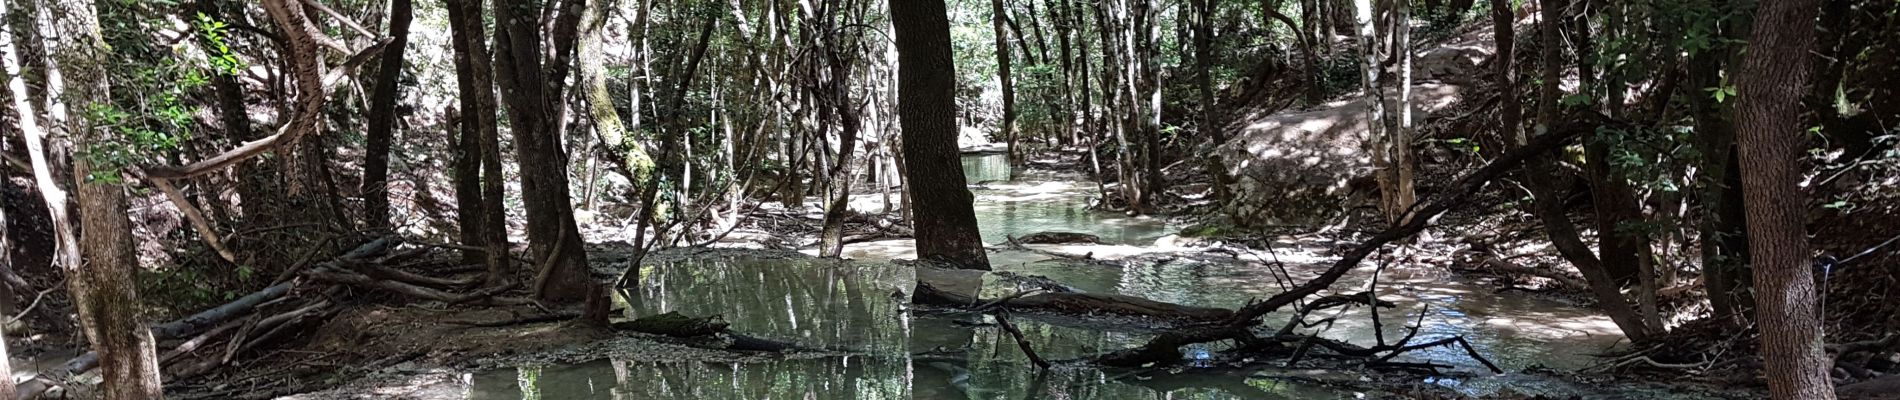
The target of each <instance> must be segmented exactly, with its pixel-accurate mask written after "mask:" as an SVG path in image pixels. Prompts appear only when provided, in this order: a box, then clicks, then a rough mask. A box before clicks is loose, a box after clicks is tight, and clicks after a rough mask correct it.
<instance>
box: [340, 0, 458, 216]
mask: <svg viewBox="0 0 1900 400" xmlns="http://www.w3.org/2000/svg"><path fill="white" fill-rule="evenodd" d="M414 11H415V9H414V6H413V5H412V4H411V1H410V0H391V1H390V2H389V37H390V40H389V45H388V46H387V47H384V48H383V57H382V64H381V65H380V66H378V67H377V70H376V75H377V76H376V83H375V85H376V86H375V87H374V88H371V89H370V109H369V132H368V134H366V135H365V137H366V138H365V140H366V141H367V142H368V143H367V144H366V145H365V146H366V147H367V149H365V150H364V152H363V190H362V192H363V196H364V199H363V214H364V216H363V219H364V220H366V221H367V222H368V224H369V227H370V228H371V229H389V228H390V226H391V222H390V221H389V141H390V138H391V137H392V136H394V134H395V133H394V131H395V128H396V103H398V102H400V101H402V98H401V97H399V96H398V95H397V92H398V90H397V89H398V85H399V84H400V83H401V82H400V81H401V79H402V63H403V62H402V59H403V49H404V48H405V47H407V46H408V45H409V20H410V19H411V16H412V15H413V14H414ZM458 178H459V176H458ZM458 194H459V192H458ZM458 199H459V197H458Z"/></svg>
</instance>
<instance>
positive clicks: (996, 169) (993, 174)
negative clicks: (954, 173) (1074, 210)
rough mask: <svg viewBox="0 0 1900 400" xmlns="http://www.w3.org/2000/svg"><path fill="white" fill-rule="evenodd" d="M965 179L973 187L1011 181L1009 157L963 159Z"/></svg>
mask: <svg viewBox="0 0 1900 400" xmlns="http://www.w3.org/2000/svg"><path fill="white" fill-rule="evenodd" d="M963 179H964V180H967V181H969V183H970V184H971V185H982V184H985V183H989V182H1001V181H1008V180H1010V175H1009V155H1007V154H984V155H973V156H966V157H963Z"/></svg>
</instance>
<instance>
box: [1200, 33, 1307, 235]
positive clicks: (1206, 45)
mask: <svg viewBox="0 0 1900 400" xmlns="http://www.w3.org/2000/svg"><path fill="white" fill-rule="evenodd" d="M1189 4H1190V5H1192V6H1193V7H1194V13H1193V17H1192V18H1193V20H1192V21H1191V23H1192V24H1193V26H1194V66H1195V67H1194V69H1195V70H1196V71H1194V72H1195V74H1194V86H1196V87H1197V88H1198V89H1200V95H1201V97H1200V99H1201V123H1200V125H1201V127H1200V130H1201V133H1202V134H1205V135H1208V137H1211V138H1213V139H1214V145H1216V146H1219V145H1222V144H1225V143H1227V135H1226V132H1225V131H1223V130H1222V129H1221V128H1222V127H1221V126H1220V112H1221V110H1220V107H1219V104H1217V103H1216V102H1215V100H1214V55H1215V52H1214V23H1213V20H1214V14H1216V13H1218V12H1219V10H1217V9H1216V8H1215V7H1216V6H1218V5H1219V4H1220V3H1219V2H1216V1H1213V0H1194V1H1193V2H1192V3H1189ZM1269 10H1271V8H1269ZM1288 28H1291V26H1288ZM1203 162H1205V163H1206V164H1207V165H1206V168H1207V174H1208V175H1213V176H1214V200H1215V201H1216V202H1217V203H1218V204H1226V203H1227V199H1228V194H1227V185H1228V183H1229V182H1228V180H1229V178H1228V176H1227V171H1226V170H1225V168H1226V167H1225V166H1224V164H1223V163H1222V162H1221V160H1220V156H1219V155H1218V153H1217V155H1215V156H1213V157H1208V158H1207V159H1206V160H1203Z"/></svg>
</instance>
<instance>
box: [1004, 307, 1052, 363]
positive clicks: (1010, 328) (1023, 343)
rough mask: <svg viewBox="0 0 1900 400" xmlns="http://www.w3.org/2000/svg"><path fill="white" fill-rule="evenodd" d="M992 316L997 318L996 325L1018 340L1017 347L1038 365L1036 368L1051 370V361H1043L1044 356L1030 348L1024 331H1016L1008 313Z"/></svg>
mask: <svg viewBox="0 0 1900 400" xmlns="http://www.w3.org/2000/svg"><path fill="white" fill-rule="evenodd" d="M991 315H992V316H995V317H996V324H997V325H1000V326H1002V327H1003V331H1004V332H1009V336H1010V337H1013V338H1016V347H1021V348H1022V349H1023V355H1025V356H1029V361H1030V362H1033V363H1036V368H1039V369H1049V361H1048V360H1044V359H1042V356H1039V355H1036V349H1034V348H1031V347H1029V341H1028V340H1025V339H1023V331H1022V330H1020V329H1016V325H1015V324H1011V323H1009V312H1008V311H1003V312H998V313H995V314H991Z"/></svg>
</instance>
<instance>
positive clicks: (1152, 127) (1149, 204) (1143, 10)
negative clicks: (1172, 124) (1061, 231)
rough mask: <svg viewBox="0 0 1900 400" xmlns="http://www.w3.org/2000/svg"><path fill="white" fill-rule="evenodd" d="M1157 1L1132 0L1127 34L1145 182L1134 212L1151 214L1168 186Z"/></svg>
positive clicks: (1143, 180)
mask: <svg viewBox="0 0 1900 400" xmlns="http://www.w3.org/2000/svg"><path fill="white" fill-rule="evenodd" d="M1157 3H1158V1H1157V0H1137V1H1136V2H1135V4H1136V8H1135V16H1136V17H1135V24H1134V28H1135V29H1134V30H1133V31H1131V32H1130V35H1131V36H1133V37H1136V38H1137V39H1136V40H1134V41H1133V42H1134V46H1135V47H1134V50H1135V51H1134V52H1133V54H1135V57H1136V60H1135V61H1136V62H1135V65H1136V66H1137V67H1138V68H1137V71H1140V75H1139V79H1136V82H1137V84H1138V87H1139V91H1138V93H1140V94H1141V95H1142V96H1144V97H1145V98H1143V99H1142V100H1144V102H1143V103H1142V104H1141V105H1140V107H1138V108H1140V110H1139V112H1137V113H1136V114H1135V115H1140V116H1141V139H1142V145H1141V169H1140V170H1141V173H1145V174H1147V175H1146V177H1145V178H1144V179H1142V181H1141V183H1142V184H1144V187H1143V192H1144V193H1146V194H1145V196H1144V198H1143V199H1142V203H1141V205H1142V207H1141V208H1137V209H1136V211H1137V212H1138V213H1141V214H1149V213H1153V212H1154V210H1153V208H1154V206H1155V204H1154V202H1155V199H1156V198H1158V197H1159V196H1160V194H1161V190H1162V188H1164V187H1166V186H1167V179H1166V177H1164V176H1162V175H1161V163H1162V160H1161V158H1162V156H1163V155H1162V154H1161V152H1162V148H1161V85H1162V82H1161V48H1160V40H1161V38H1160V32H1161V24H1160V23H1158V21H1156V19H1157V18H1158V17H1159V15H1160V14H1161V10H1159V9H1157V7H1158V4H1157Z"/></svg>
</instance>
